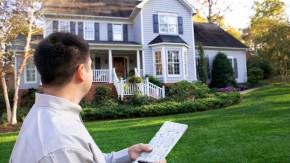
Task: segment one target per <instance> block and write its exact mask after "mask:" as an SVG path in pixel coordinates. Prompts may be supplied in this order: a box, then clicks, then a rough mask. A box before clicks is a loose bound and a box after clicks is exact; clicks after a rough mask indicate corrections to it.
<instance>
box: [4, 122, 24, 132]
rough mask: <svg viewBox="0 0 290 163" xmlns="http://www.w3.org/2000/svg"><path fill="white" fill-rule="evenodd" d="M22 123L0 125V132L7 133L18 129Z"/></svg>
mask: <svg viewBox="0 0 290 163" xmlns="http://www.w3.org/2000/svg"><path fill="white" fill-rule="evenodd" d="M21 125H22V123H17V124H16V125H0V133H8V132H15V131H19V130H20V128H21Z"/></svg>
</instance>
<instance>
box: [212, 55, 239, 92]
mask: <svg viewBox="0 0 290 163" xmlns="http://www.w3.org/2000/svg"><path fill="white" fill-rule="evenodd" d="M211 76H212V81H211V87H214V88H223V87H227V86H232V85H235V84H236V81H235V78H234V73H233V68H232V65H231V64H230V62H229V60H228V58H227V56H226V55H225V54H224V53H221V52H219V53H218V54H217V55H216V57H215V59H214V61H213V66H212V75H211Z"/></svg>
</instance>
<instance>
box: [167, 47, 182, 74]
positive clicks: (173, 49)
mask: <svg viewBox="0 0 290 163" xmlns="http://www.w3.org/2000/svg"><path fill="white" fill-rule="evenodd" d="M168 51H178V59H179V74H169V72H167V75H168V77H181V76H182V69H181V68H182V63H181V62H182V60H181V59H182V58H181V51H182V49H181V48H166V50H165V55H166V58H167V60H166V67H167V69H168V64H169V63H168Z"/></svg>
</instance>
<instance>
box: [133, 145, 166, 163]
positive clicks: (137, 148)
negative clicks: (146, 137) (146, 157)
mask: <svg viewBox="0 0 290 163" xmlns="http://www.w3.org/2000/svg"><path fill="white" fill-rule="evenodd" d="M151 151H152V149H150V147H149V146H148V145H145V144H136V145H133V146H132V147H130V148H129V149H128V152H129V157H130V158H131V160H136V159H137V158H138V157H139V156H140V154H141V153H142V152H151ZM156 163H166V160H160V161H158V162H156Z"/></svg>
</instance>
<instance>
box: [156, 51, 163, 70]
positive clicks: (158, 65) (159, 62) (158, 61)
mask: <svg viewBox="0 0 290 163" xmlns="http://www.w3.org/2000/svg"><path fill="white" fill-rule="evenodd" d="M155 68H156V70H155V71H156V75H162V60H161V52H160V51H156V52H155Z"/></svg>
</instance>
